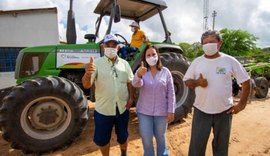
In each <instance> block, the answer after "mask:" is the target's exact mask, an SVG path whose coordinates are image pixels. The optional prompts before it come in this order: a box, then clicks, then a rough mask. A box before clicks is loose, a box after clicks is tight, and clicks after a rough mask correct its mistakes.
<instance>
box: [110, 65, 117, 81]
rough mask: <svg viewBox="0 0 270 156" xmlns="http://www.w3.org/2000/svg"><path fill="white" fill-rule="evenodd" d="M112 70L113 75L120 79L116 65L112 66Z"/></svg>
mask: <svg viewBox="0 0 270 156" xmlns="http://www.w3.org/2000/svg"><path fill="white" fill-rule="evenodd" d="M111 70H112V74H113V75H114V76H115V77H116V78H117V77H118V74H117V72H116V69H115V66H114V64H113V65H112V66H111Z"/></svg>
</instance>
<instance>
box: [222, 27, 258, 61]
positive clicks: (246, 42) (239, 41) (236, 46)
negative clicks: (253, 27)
mask: <svg viewBox="0 0 270 156" xmlns="http://www.w3.org/2000/svg"><path fill="white" fill-rule="evenodd" d="M220 33H221V35H222V38H223V46H222V47H221V50H220V51H222V52H224V53H227V54H229V55H232V56H248V55H251V54H252V53H253V52H255V51H256V52H259V51H258V49H257V48H256V41H257V39H258V38H257V37H255V36H254V35H252V34H250V33H248V32H247V31H243V30H239V29H238V30H232V29H227V28H225V29H222V30H220Z"/></svg>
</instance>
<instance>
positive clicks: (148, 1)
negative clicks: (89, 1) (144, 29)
mask: <svg viewBox="0 0 270 156" xmlns="http://www.w3.org/2000/svg"><path fill="white" fill-rule="evenodd" d="M113 2H114V0H100V2H99V4H98V5H97V7H96V8H95V10H94V13H96V14H102V15H108V16H109V15H110V14H111V7H112V4H113ZM117 4H118V5H120V6H121V18H125V19H131V20H138V21H145V20H147V19H148V18H150V17H152V16H154V15H156V14H158V9H159V10H160V11H162V10H164V9H166V8H167V5H166V3H165V1H164V0H117Z"/></svg>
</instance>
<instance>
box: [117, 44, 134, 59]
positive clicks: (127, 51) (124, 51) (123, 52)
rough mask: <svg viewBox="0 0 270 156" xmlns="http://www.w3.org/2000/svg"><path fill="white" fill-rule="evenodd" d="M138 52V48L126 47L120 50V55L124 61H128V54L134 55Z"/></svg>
mask: <svg viewBox="0 0 270 156" xmlns="http://www.w3.org/2000/svg"><path fill="white" fill-rule="evenodd" d="M137 50H138V48H134V47H130V46H124V47H122V48H121V49H120V54H121V58H122V59H127V56H128V54H130V53H134V52H136V51H137Z"/></svg>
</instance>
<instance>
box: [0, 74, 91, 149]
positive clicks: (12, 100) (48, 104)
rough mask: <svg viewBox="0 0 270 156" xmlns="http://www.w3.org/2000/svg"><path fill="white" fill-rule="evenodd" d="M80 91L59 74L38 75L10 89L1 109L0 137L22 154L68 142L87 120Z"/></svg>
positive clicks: (60, 145)
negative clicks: (55, 75)
mask: <svg viewBox="0 0 270 156" xmlns="http://www.w3.org/2000/svg"><path fill="white" fill-rule="evenodd" d="M87 111H88V103H87V99H86V97H85V96H84V95H83V92H82V90H81V89H80V88H79V87H78V86H77V85H76V84H74V83H73V82H71V81H69V80H67V79H65V78H60V77H51V76H48V77H39V78H35V79H32V80H28V81H25V82H24V83H22V84H21V85H18V86H16V87H14V88H13V89H12V91H11V92H10V93H9V94H8V95H7V96H6V97H5V98H4V99H3V105H2V107H1V108H0V122H1V125H2V133H3V134H2V136H3V138H4V139H5V140H6V141H9V142H11V147H12V148H15V149H21V150H23V152H25V153H29V152H34V153H42V152H48V151H53V150H55V149H57V148H60V147H65V146H68V145H70V144H71V143H72V142H73V141H74V140H75V139H76V138H77V137H78V136H79V135H80V134H81V132H82V130H83V128H84V127H85V125H86V124H87V121H88V113H87Z"/></svg>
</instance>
